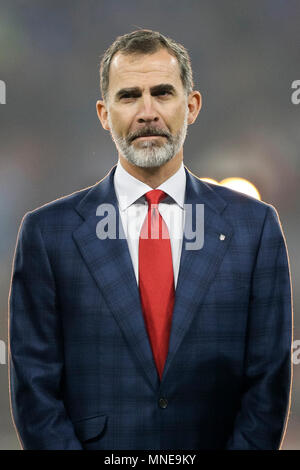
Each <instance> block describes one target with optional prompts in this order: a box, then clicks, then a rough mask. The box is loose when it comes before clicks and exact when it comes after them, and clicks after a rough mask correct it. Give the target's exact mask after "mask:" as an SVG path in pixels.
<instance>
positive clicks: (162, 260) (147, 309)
mask: <svg viewBox="0 0 300 470" xmlns="http://www.w3.org/2000/svg"><path fill="white" fill-rule="evenodd" d="M166 196H167V194H166V193H165V192H164V191H161V190H160V189H153V190H152V191H148V192H147V193H146V194H145V198H146V200H147V202H148V214H147V216H146V218H145V221H144V223H143V226H142V228H141V233H140V238H139V290H140V297H141V304H142V310H143V315H144V319H145V324H146V328H147V332H148V336H149V340H150V344H151V348H152V353H153V356H154V360H155V363H156V367H157V371H158V373H159V377H160V379H161V377H162V373H163V369H164V365H165V361H166V358H167V354H168V347H169V336H170V331H171V322H172V314H173V305H174V297H175V288H174V275H173V263H172V252H171V244H170V237H169V231H168V227H167V225H166V224H165V222H164V220H163V218H162V217H161V215H160V213H159V211H158V204H159V202H160V201H161V200H162V199H164V198H165V197H166ZM151 213H152V217H151ZM151 235H152V236H151Z"/></svg>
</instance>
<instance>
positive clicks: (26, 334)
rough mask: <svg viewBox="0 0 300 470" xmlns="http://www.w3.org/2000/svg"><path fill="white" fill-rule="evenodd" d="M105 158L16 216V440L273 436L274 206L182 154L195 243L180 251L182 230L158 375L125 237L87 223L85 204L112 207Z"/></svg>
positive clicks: (284, 351) (283, 356)
mask: <svg viewBox="0 0 300 470" xmlns="http://www.w3.org/2000/svg"><path fill="white" fill-rule="evenodd" d="M114 171H115V167H113V168H112V169H111V170H110V172H109V174H108V175H107V176H106V177H105V178H104V179H103V180H101V181H100V182H98V183H97V184H96V185H94V186H92V187H90V188H86V189H84V190H81V191H78V192H75V193H73V194H71V195H69V196H66V197H63V198H60V199H58V200H56V201H53V202H51V203H49V204H46V205H44V206H42V207H40V208H38V209H35V210H33V211H31V212H29V213H27V214H26V215H25V216H24V218H23V220H22V223H21V226H20V230H19V234H18V240H17V245H16V251H15V257H14V263H13V271H12V281H11V289H10V294H9V343H10V354H9V375H10V397H11V405H12V413H13V418H14V422H15V425H16V428H17V431H18V434H19V438H20V440H21V443H22V446H23V447H24V448H25V449H112V450H113V449H277V448H279V446H280V443H281V440H282V437H283V433H284V428H285V424H286V420H287V415H288V409H289V404H290V390H291V372H292V371H291V341H292V299H291V281H290V271H289V262H288V254H287V248H286V243H285V239H284V235H283V232H282V228H281V225H280V221H279V218H278V214H277V212H276V210H275V209H274V208H273V207H272V206H271V205H269V204H266V203H264V202H261V201H257V200H255V199H253V198H251V197H248V196H245V195H242V194H240V193H238V192H236V191H232V190H230V189H228V188H224V187H221V186H216V185H210V184H208V183H204V182H203V181H200V180H199V179H198V178H197V177H195V176H194V175H193V174H192V173H191V172H190V171H189V170H188V169H187V168H186V167H185V171H186V176H187V182H186V195H185V203H186V204H191V205H192V207H193V208H194V207H195V205H196V204H204V244H203V247H202V248H201V249H199V250H187V249H185V246H186V245H185V243H186V242H187V241H190V240H188V239H187V238H186V235H184V239H183V248H182V254H181V263H180V271H179V277H178V283H177V288H176V293H175V305H174V311H173V317H172V327H171V335H170V342H169V351H168V356H167V361H166V364H165V368H164V371H163V376H162V380H161V382H160V381H159V378H158V375H157V371H156V367H155V363H154V359H153V356H152V352H151V348H150V344H149V339H148V336H147V332H146V328H145V325H144V321H143V315H142V310H141V304H140V299H139V292H138V286H137V284H136V279H135V275H134V271H133V266H132V262H131V259H130V255H129V251H128V246H127V241H126V239H125V238H121V239H109V238H107V239H105V240H100V239H99V238H98V237H97V234H96V227H97V223H98V222H99V219H100V218H99V216H97V214H96V210H97V207H98V206H99V204H103V203H105V204H108V205H109V204H111V205H112V207H115V208H116V210H117V214H118V208H117V200H116V195H115V192H114V188H113V175H114ZM116 223H117V231H116V233H119V230H121V231H122V227H121V226H120V225H119V218H118V217H117V218H116ZM220 234H222V235H225V238H223V239H220ZM160 398H165V399H166V400H167V406H166V407H164V408H161V407H160V406H159V404H160V403H161V402H160V401H159V399H160Z"/></svg>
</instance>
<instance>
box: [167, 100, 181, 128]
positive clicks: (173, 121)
mask: <svg viewBox="0 0 300 470" xmlns="http://www.w3.org/2000/svg"><path fill="white" fill-rule="evenodd" d="M184 117H185V109H184V108H183V107H182V106H178V107H176V108H175V109H173V110H172V112H171V113H170V114H168V116H167V117H166V122H167V124H168V127H169V128H170V129H171V131H172V133H175V132H178V131H179V130H180V129H181V128H182V126H183V123H184Z"/></svg>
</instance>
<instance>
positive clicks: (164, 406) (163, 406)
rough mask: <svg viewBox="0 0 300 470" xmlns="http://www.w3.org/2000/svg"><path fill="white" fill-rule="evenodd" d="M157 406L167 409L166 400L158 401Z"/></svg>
mask: <svg viewBox="0 0 300 470" xmlns="http://www.w3.org/2000/svg"><path fill="white" fill-rule="evenodd" d="M158 405H159V407H160V408H167V406H168V400H167V399H166V398H160V399H159V400H158Z"/></svg>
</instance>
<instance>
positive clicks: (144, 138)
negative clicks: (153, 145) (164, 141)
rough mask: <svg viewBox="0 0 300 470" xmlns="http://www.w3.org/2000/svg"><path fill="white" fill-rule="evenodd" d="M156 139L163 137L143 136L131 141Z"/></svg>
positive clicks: (154, 135) (155, 135)
mask: <svg viewBox="0 0 300 470" xmlns="http://www.w3.org/2000/svg"><path fill="white" fill-rule="evenodd" d="M158 137H165V138H166V136H165V135H157V134H153V135H143V136H141V137H135V138H134V139H133V140H153V139H157V138H158Z"/></svg>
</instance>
